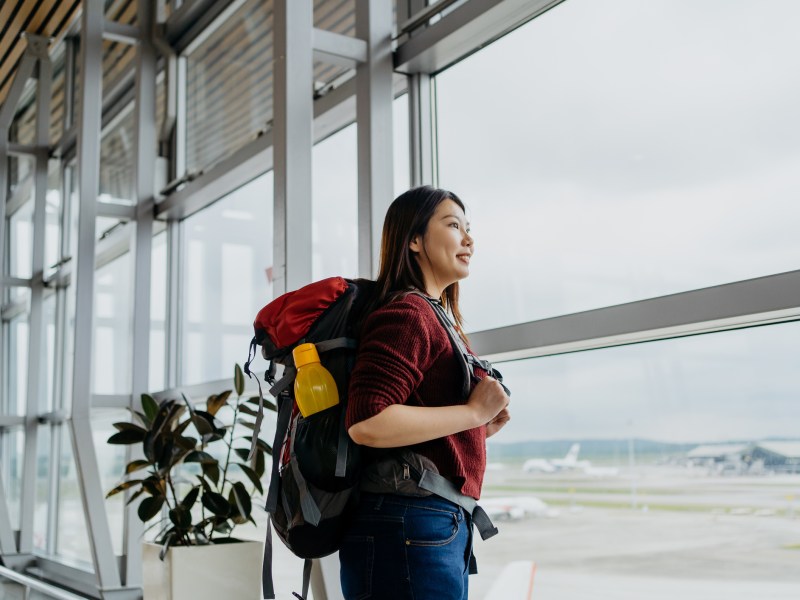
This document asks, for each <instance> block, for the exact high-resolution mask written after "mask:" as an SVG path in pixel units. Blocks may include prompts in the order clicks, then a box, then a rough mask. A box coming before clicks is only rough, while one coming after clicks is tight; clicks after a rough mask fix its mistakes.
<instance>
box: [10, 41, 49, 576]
mask: <svg viewBox="0 0 800 600" xmlns="http://www.w3.org/2000/svg"><path fill="white" fill-rule="evenodd" d="M41 40H42V38H38V37H36V36H31V37H30V38H29V39H28V48H27V49H26V51H25V53H24V54H23V55H22V60H21V61H20V66H19V68H18V69H17V73H16V75H15V77H14V82H13V83H12V85H11V89H10V90H9V94H8V96H7V97H6V99H5V102H4V103H3V106H2V108H0V280H2V279H3V277H2V276H4V275H6V271H5V268H6V261H5V228H6V201H7V198H6V195H7V191H8V179H7V176H6V173H7V172H8V131H9V128H10V127H11V123H12V121H13V119H14V112H15V110H16V108H17V104H18V103H19V99H20V97H21V96H22V92H23V90H24V89H25V84H26V83H27V81H28V79H29V78H30V77H31V76H33V75H34V68H35V67H36V63H37V62H40V61H41V58H42V56H44V58H45V61H46V62H47V66H46V67H45V68H44V69H43V71H44V75H45V76H46V78H47V83H46V84H45V90H44V93H45V94H48V95H49V93H50V87H49V82H50V70H49V65H50V62H49V58H48V56H47V44H46V43H45V45H44V49H42V47H41ZM41 73H42V69H40V79H42V80H44V79H45V77H42V76H41ZM41 86H42V82H41V81H40V82H39V88H38V89H39V91H38V98H37V120H36V126H37V130H36V143H37V144H38V143H39V142H40V141H41V122H42V118H41V113H42V112H43V111H42V110H41V106H42V101H41V100H42V91H41V89H42V87H41ZM44 112H45V114H47V115H48V116H49V104H47V110H45V111H44ZM46 144H47V138H46V137H45V146H46ZM42 154H43V153H42V152H41V151H39V152H37V155H36V160H37V170H36V175H35V177H36V179H35V181H36V185H37V189H36V198H37V201H38V199H39V198H40V189H39V188H40V187H41V184H40V180H41V178H40V177H39V168H40V166H41V159H42ZM45 157H46V155H45ZM44 168H45V183H44V187H45V190H44V192H45V193H46V187H47V177H46V169H47V166H46V158H45V167H44ZM36 206H37V207H39V206H41V211H43V210H44V205H43V200H42V202H37V204H36ZM41 211H40V213H41ZM37 217H42V215H41V214H39V213H35V214H34V225H35V226H36V225H37V224H38V225H41V222H42V218H39V219H38V220H37ZM38 233H39V237H38V238H36V237H35V238H34V256H33V275H34V280H35V279H36V264H37V260H39V262H43V261H44V254H43V249H44V228H43V226H41V227H40V228H39V232H38ZM37 241H38V242H39V244H37ZM39 246H41V249H42V253H41V254H39V255H37V250H38V249H39ZM38 280H39V286H38V292H39V293H38V295H37V292H36V291H34V290H35V289H36V287H35V286H34V290H32V298H37V300H38V306H37V307H35V308H37V309H38V315H37V318H34V316H33V314H31V317H30V327H29V329H28V331H29V335H30V336H31V339H32V340H33V339H34V337H35V336H37V334H39V333H40V332H41V330H42V328H41V321H42V314H41V313H42V311H41V299H42V295H41V287H42V286H41V273H40V274H39V278H38ZM4 287H5V286H2V287H0V291H2V292H4V290H3V288H4ZM4 296H5V294H4V293H3V294H2V295H0V298H3V297H4ZM32 304H33V300H32ZM33 308H34V307H33V306H32V309H33ZM37 320H38V329H36V328H35V326H34V322H35V321H37ZM38 337H41V336H40V335H39V336H38ZM37 359H38V357H37ZM0 360H5V353H4V352H3V353H0ZM37 364H38V363H37ZM32 371H35V369H31V365H30V364H29V375H28V382H27V384H28V394H29V395H28V403H27V405H26V415H25V417H26V422H25V428H26V429H25V433H26V438H25V450H24V452H25V454H24V465H23V475H24V477H23V482H22V493H21V498H22V501H21V508H20V523H24V524H25V525H26V526H21V527H20V529H21V530H22V531H21V532H20V535H21V536H23V537H29V538H30V539H32V534H30V531H31V529H32V527H31V526H27V524H28V523H32V514H31V513H30V512H29V511H28V510H27V507H26V506H25V502H26V501H27V500H29V499H30V497H31V496H32V494H35V491H36V490H35V487H34V488H33V490H32V491H31V489H30V487H29V486H28V485H27V483H28V482H27V481H26V479H25V477H27V476H28V474H29V471H30V470H31V469H33V476H34V478H35V476H36V471H35V468H36V466H35V456H36V413H37V409H38V406H35V407H34V409H33V411H31V402H32V400H31V387H30V386H31V375H30V373H31V372H32ZM37 386H38V381H36V382H35V383H34V386H33V387H34V389H33V393H34V394H36V395H35V398H34V400H33V402H34V405H35V402H36V401H37V400H38V394H37V393H36V390H37V389H38V388H37ZM31 431H32V432H33V433H32V435H31ZM31 447H32V448H33V450H32V452H31ZM31 503H32V502H31ZM30 510H33V509H32V507H31V509H30ZM0 527H2V529H3V531H2V533H0V554H1V555H2V558H3V561H4V562H5V563H6V564H7V565H9V566H19V565H22V564H24V563H25V561H26V560H27V558H26V555H29V554H30V549H29V546H30V543H26V540H25V539H23V540H20V543H19V545H18V544H17V542H16V541H15V540H14V535H13V525H12V524H11V520H10V515H9V512H8V505H7V503H6V495H5V489H3V488H2V485H0ZM23 547H24V548H25V550H24V552H23V550H22V548H23Z"/></svg>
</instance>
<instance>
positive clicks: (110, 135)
mask: <svg viewBox="0 0 800 600" xmlns="http://www.w3.org/2000/svg"><path fill="white" fill-rule="evenodd" d="M133 108H134V107H133V105H131V106H130V107H128V108H125V109H124V111H123V114H122V116H120V117H119V119H118V121H117V122H116V123H115V124H114V125H113V126H112V127H111V128H110V129H108V130H107V131H105V132H103V136H102V140H101V142H100V194H99V196H98V200H99V201H100V202H113V203H120V204H133V202H134V197H135V190H134V184H135V182H134V171H133V167H134V165H135V152H136V146H135V131H134V122H135V120H134V117H135V115H134V111H133Z"/></svg>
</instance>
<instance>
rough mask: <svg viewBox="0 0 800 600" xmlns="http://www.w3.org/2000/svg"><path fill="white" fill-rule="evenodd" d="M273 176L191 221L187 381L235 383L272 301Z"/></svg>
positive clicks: (184, 310)
mask: <svg viewBox="0 0 800 600" xmlns="http://www.w3.org/2000/svg"><path fill="white" fill-rule="evenodd" d="M272 186H273V179H272V172H269V173H267V174H265V175H262V176H261V177H258V178H257V179H254V180H253V181H251V182H250V183H248V184H247V185H245V186H243V187H241V188H239V189H238V190H236V191H235V192H233V193H232V194H230V195H229V196H227V197H225V198H223V199H221V200H219V201H218V202H216V203H215V204H213V205H211V206H209V207H208V208H206V209H205V210H203V211H201V212H200V213H198V214H196V215H194V216H192V217H190V218H188V219H186V220H185V221H184V222H183V224H182V225H183V229H182V233H183V257H184V264H183V300H182V302H181V309H180V311H179V315H180V318H181V357H182V362H181V364H182V378H181V383H183V384H192V383H200V382H203V381H213V380H215V379H228V378H229V377H230V375H231V373H232V372H233V365H234V364H235V363H236V362H238V363H240V364H242V363H243V362H244V361H245V359H246V358H247V349H248V344H249V343H250V340H251V338H252V337H253V319H254V318H255V316H256V313H257V312H258V310H259V309H260V308H261V307H262V306H264V305H265V304H266V303H267V302H268V301H269V300H271V299H272V267H273V265H272V191H273V187H272Z"/></svg>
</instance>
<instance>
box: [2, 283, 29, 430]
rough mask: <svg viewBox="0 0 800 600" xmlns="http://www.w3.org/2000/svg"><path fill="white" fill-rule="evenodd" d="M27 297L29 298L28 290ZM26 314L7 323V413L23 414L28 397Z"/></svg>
mask: <svg viewBox="0 0 800 600" xmlns="http://www.w3.org/2000/svg"><path fill="white" fill-rule="evenodd" d="M25 292H27V294H26V296H27V298H25V299H23V301H25V300H27V299H30V290H25ZM28 331H29V330H28V314H27V313H25V314H22V315H19V316H17V317H14V318H13V319H11V320H10V321H9V323H8V334H9V335H8V346H7V347H8V350H9V354H8V358H9V363H8V372H9V374H10V375H11V376H10V377H9V381H8V388H7V389H8V392H7V393H8V396H7V397H8V398H9V400H10V402H9V404H8V406H9V409H10V410H9V414H12V415H24V414H25V413H26V404H27V398H28V387H27V386H28V339H29V333H28Z"/></svg>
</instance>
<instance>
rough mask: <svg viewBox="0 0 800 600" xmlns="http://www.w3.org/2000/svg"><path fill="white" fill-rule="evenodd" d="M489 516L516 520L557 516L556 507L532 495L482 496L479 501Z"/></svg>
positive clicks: (499, 519)
mask: <svg viewBox="0 0 800 600" xmlns="http://www.w3.org/2000/svg"><path fill="white" fill-rule="evenodd" d="M480 504H481V507H482V508H483V510H485V511H486V514H487V515H489V518H490V519H492V520H495V521H509V520H513V521H516V520H517V519H523V518H525V517H557V516H558V514H559V512H558V509H554V508H550V507H549V506H548V505H547V504H546V503H545V502H543V501H542V500H540V499H539V498H535V497H534V496H507V497H504V498H483V499H482V500H481V502H480Z"/></svg>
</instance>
